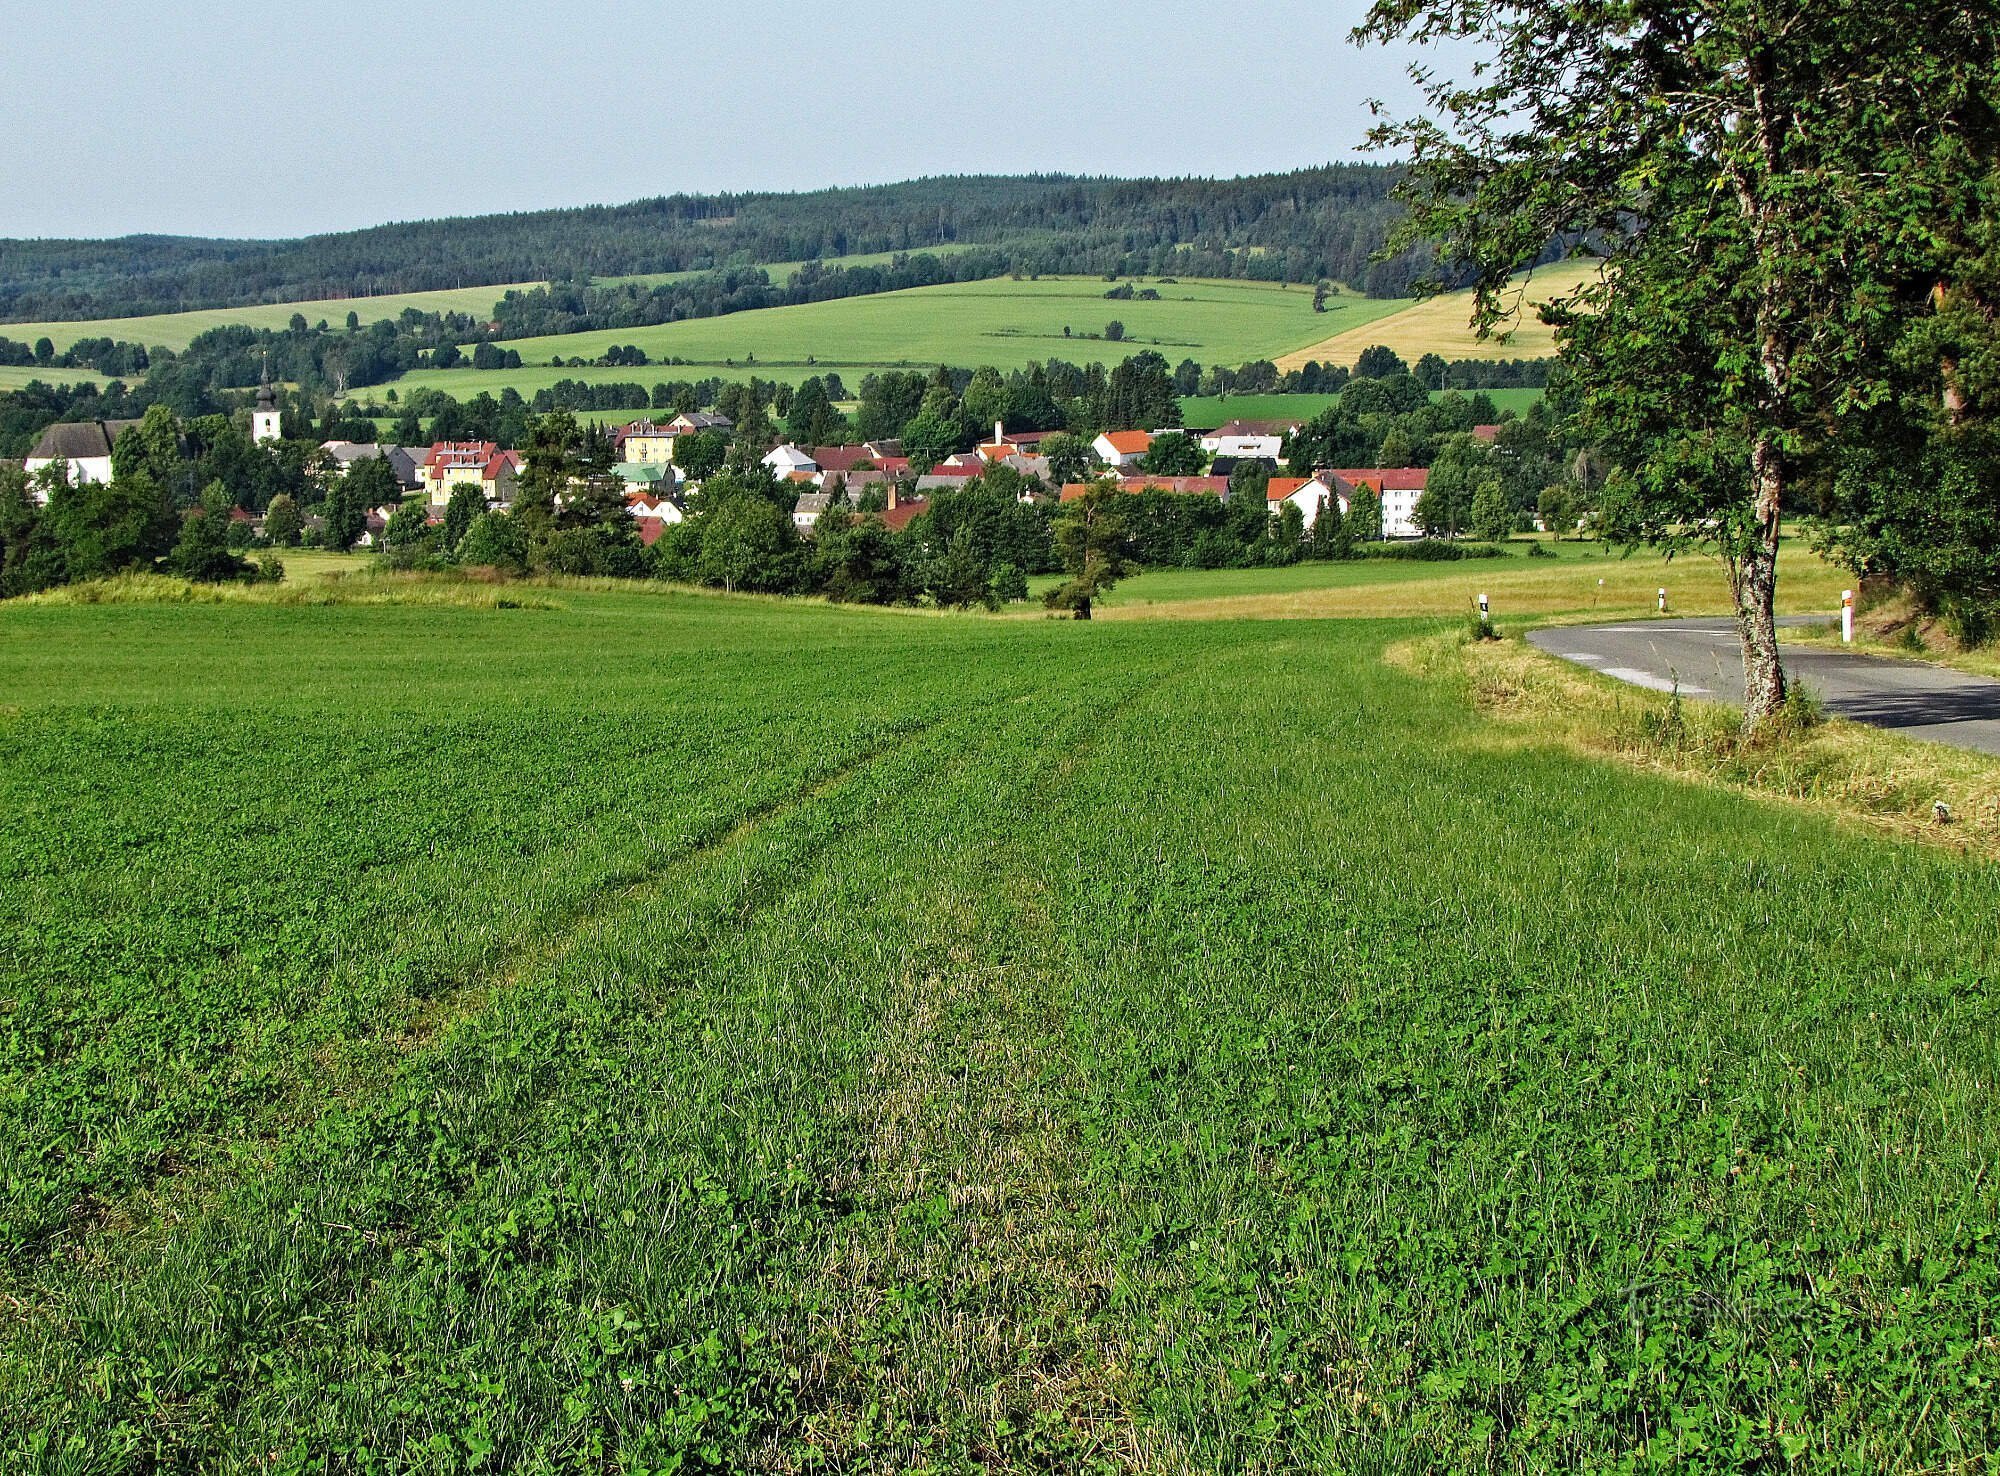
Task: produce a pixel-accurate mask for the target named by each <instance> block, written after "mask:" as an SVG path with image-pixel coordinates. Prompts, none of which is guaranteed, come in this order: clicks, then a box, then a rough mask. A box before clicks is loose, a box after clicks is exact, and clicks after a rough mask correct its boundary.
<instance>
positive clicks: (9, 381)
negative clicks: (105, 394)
mask: <svg viewBox="0 0 2000 1476" xmlns="http://www.w3.org/2000/svg"><path fill="white" fill-rule="evenodd" d="M5 333H6V330H5V329H4V328H0V336H4V335H5ZM31 341H32V340H31ZM38 379H39V380H40V381H41V382H42V383H43V384H108V383H109V382H110V381H109V380H108V379H107V378H106V377H105V376H104V375H102V374H99V373H98V372H97V371H96V370H95V369H49V368H45V367H43V366H42V365H40V364H0V394H5V393H6V392H7V391H9V390H17V389H23V388H25V387H27V386H28V385H30V384H33V383H34V382H35V381H36V380H38Z"/></svg>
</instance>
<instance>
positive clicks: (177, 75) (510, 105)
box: [0, 0, 1414, 237]
mask: <svg viewBox="0 0 2000 1476" xmlns="http://www.w3.org/2000/svg"><path fill="white" fill-rule="evenodd" d="M1366 8H1367V6H1366V0H1322V3H1318V4H1314V3H1308V0H1291V3H1287V0H1233V3H1231V4H1228V5H1223V6H1217V5H1214V4H1212V3H1211V4H1200V5H1196V4H1190V3H1181V0H1155V3H1151V4H1145V5H1139V4H1132V3H1125V4H1116V3H1112V0H1047V3H1043V0H1036V3H1026V4H1002V3H996V4H979V5H968V4H964V3H958V4H954V3H952V0H928V3H925V0H845V3H842V4H826V3H820V4H810V5H808V4H803V3H797V0H789V3H777V0H766V3H743V4H730V3H729V0H722V3H719V4H710V5H706V6H693V5H682V4H671V3H656V4H639V3H632V0H557V3H555V4H531V3H527V0H459V3H454V4H445V3H436V0H402V3H399V4H398V3H384V0H342V3H339V4H336V5H312V6H301V5H297V4H296V3H288V0H252V3H250V4H241V3H230V4H214V3H204V0H95V3H93V4H91V5H90V6H88V7H87V11H86V13H87V15H88V20H89V23H88V24H87V25H83V24H79V23H78V21H79V17H78V14H77V12H76V8H75V7H72V6H69V5H60V4H50V3H47V0H0V36H3V37H4V38H5V50H6V52H7V54H8V55H10V56H11V57H13V58H15V65H13V66H10V67H9V69H8V70H9V74H10V75H9V78H8V97H7V101H6V107H5V113H6V117H7V123H6V127H5V128H4V129H0V236H13V237H21V236H40V237H50V236H85V237H99V236H117V235H125V234H131V233H138V232H161V233H168V234H177V235H199V236H295V235H302V234H308V233H311V232H315V231H328V230H344V229H351V228H354V227H359V226H366V225H374V224H378V223H380V222H383V221H387V220H408V219H418V218H429V217H436V216H449V215H472V214H485V213H488V212H493V211H507V210H530V209H540V208H544V207H548V206H560V205H590V204H616V203H620V202H623V201H627V200H634V199H642V198H645V197H649V196H653V195H662V194H674V193H677V192H683V191H685V192H690V193H708V192H714V191H720V190H795V189H815V188H821V187H825V186H830V185H848V184H876V183H886V182H890V181H894V180H901V179H910V178H914V177H917V176H919V175H925V174H969V173H1021V172H1028V171H1059V172H1064V173H1076V174H1117V175H1152V174H1202V175H1222V176H1228V175H1236V174H1255V173H1264V172H1268V171H1275V170H1284V169H1292V168H1297V167H1301V166H1305V165H1311V164H1320V163H1325V162H1327V161H1328V160H1333V159H1347V158H1354V157H1357V156H1358V152H1359V148H1360V145H1361V143H1362V140H1363V137H1364V135H1365V134H1366V132H1367V129H1368V125H1369V121H1370V120H1369V114H1368V109H1367V100H1368V99H1369V98H1370V97H1381V98H1383V99H1384V100H1385V101H1387V102H1389V103H1390V104H1391V105H1392V107H1400V108H1403V109H1405V110H1407V108H1408V106H1409V105H1410V104H1411V103H1412V102H1413V101H1414V92H1413V89H1412V88H1411V86H1410V84H1409V83H1408V82H1407V80H1406V79H1405V78H1404V76H1403V73H1402V63H1403V60H1404V58H1403V57H1402V56H1399V55H1397V54H1394V53H1386V52H1384V51H1383V50H1381V49H1380V48H1370V49H1368V50H1366V51H1361V50H1357V49H1355V48H1354V47H1353V46H1351V45H1350V44H1349V42H1348V40H1347V32H1348V30H1349V29H1350V28H1351V27H1352V26H1353V25H1354V24H1355V22H1356V21H1357V20H1358V19H1359V18H1360V16H1361V14H1362V13H1363V12H1364V11H1365V10H1366ZM24 62H25V63H26V64H23V63H24Z"/></svg>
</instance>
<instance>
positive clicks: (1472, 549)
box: [1360, 538, 1507, 564]
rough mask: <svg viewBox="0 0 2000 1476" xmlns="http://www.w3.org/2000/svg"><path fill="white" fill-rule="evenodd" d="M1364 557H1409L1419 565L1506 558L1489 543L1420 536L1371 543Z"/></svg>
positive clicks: (1363, 552) (1505, 555)
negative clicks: (1409, 540)
mask: <svg viewBox="0 0 2000 1476" xmlns="http://www.w3.org/2000/svg"><path fill="white" fill-rule="evenodd" d="M1360 557H1362V558H1364V559H1408V560H1411V561H1413V562H1415V563H1419V564H1451V563H1456V562H1457V561H1458V560H1460V559H1504V558H1506V557H1507V554H1506V551H1505V550H1504V549H1498V548H1495V547H1493V545H1491V544H1490V543H1448V542H1446V541H1445V540H1444V539H1442V538H1418V539H1414V540H1412V541H1411V542H1408V543H1371V544H1369V545H1368V546H1367V547H1366V548H1364V549H1362V550H1361V552H1360Z"/></svg>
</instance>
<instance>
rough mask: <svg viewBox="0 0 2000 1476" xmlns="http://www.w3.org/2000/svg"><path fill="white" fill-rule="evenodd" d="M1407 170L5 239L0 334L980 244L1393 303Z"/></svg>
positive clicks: (1015, 185)
mask: <svg viewBox="0 0 2000 1476" xmlns="http://www.w3.org/2000/svg"><path fill="white" fill-rule="evenodd" d="M1397 178H1398V170H1397V169H1396V168H1395V167H1393V166H1382V165H1370V164H1338V165H1328V166H1325V167H1322V168H1317V169H1304V170H1298V171H1295V172H1293V173H1289V174H1275V175H1259V176H1255V177H1251V178H1244V179H1231V180H1211V179H1163V180H1120V179H1081V178H1072V177H1068V176H1060V175H1032V176H1019V177H1016V176H958V177H951V178H934V179H921V180H913V181H910V182H908V183H904V184H895V185H879V186H869V187H866V188H860V189H839V190H821V191H816V192H813V193H809V194H744V195H707V196H695V195H674V196H668V197H663V198H659V199H653V200H643V201H639V202H636V203H633V204H629V205H607V206H591V207H587V208H583V209H573V210H544V211H535V212H529V213H521V214H512V215H491V216H480V217H474V218H469V219H462V220H434V221H414V222H406V223H402V224H396V225H384V226H375V227H372V228H369V229H366V230H357V231H346V232H341V233H337V234H331V235H321V236H310V237H306V238H304V239H302V240H296V241H213V240H198V239H191V238H182V237H163V236H139V237H126V238H123V239H120V240H114V241H57V240H47V241H36V240H10V241H0V321H32V320H35V319H44V318H46V319H58V318H60V319H78V318H99V317H120V316H129V315H135V314H141V313H154V312H176V311H181V310H185V309H191V308H215V307H236V306H242V305H245V304H251V303H269V302H296V301H307V300H311V299H315V298H327V297H357V296H373V295H378V294H382V293H391V292H416V291H427V290H432V289H437V288H448V287H467V286H478V285H482V284H489V283H491V284H499V283H505V282H521V281H541V280H549V279H564V278H583V277H605V276H618V275H625V274H632V273H642V272H679V271H702V270H712V269H716V268H719V267H724V266H728V265H731V264H739V265H740V264H752V263H759V262H780V261H808V260H814V259H819V258H825V257H837V256H847V255H855V254H862V253H876V252H914V251H920V250H922V249H923V248H925V247H931V246H945V245H956V244H962V243H977V244H979V245H983V246H987V247H990V248H992V249H993V251H994V252H995V253H997V254H998V256H999V258H1000V260H999V261H998V262H997V263H996V264H997V265H998V266H1000V267H1001V268H1003V269H1005V270H1010V271H1022V272H1044V273H1060V272H1088V273H1100V272H1121V273H1127V274H1136V273H1146V274H1158V273H1162V272H1175V273H1182V274H1186V275H1190V276H1194V275H1199V276H1217V277H1229V276H1235V277H1248V278H1256V279H1263V280H1272V281H1279V280H1282V281H1294V282H1305V281H1312V280H1315V279H1317V278H1320V277H1331V278H1336V279H1338V280H1341V281H1346V282H1352V283H1355V284H1356V285H1358V286H1360V287H1362V288H1363V290H1365V291H1367V292H1369V293H1370V294H1373V295H1377V296H1399V295H1401V294H1402V293H1403V292H1404V291H1405V290H1406V289H1407V288H1408V286H1409V284H1410V283H1411V281H1413V280H1414V279H1415V277H1416V276H1417V275H1418V274H1419V271H1420V264H1419V263H1418V262H1417V261H1415V260H1414V259H1412V258H1409V257H1405V258H1402V259H1399V260H1396V261H1389V262H1375V263H1371V261H1370V257H1371V256H1372V255H1373V254H1374V253H1375V252H1376V251H1377V250H1378V249H1379V248H1380V247H1381V245H1382V243H1383V242H1384V241H1385V240H1386V239H1387V237H1388V234H1389V231H1390V229H1391V227H1392V226H1393V225H1394V223H1395V222H1396V220H1397V219H1398V218H1399V217H1400V214H1401V207H1400V206H1398V205H1397V204H1396V203H1395V202H1394V201H1392V200H1391V199H1390V197H1389V192H1390V189H1391V187H1392V186H1393V185H1394V184H1395V182H1396V180H1397Z"/></svg>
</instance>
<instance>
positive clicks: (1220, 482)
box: [1062, 477, 1229, 502]
mask: <svg viewBox="0 0 2000 1476" xmlns="http://www.w3.org/2000/svg"><path fill="white" fill-rule="evenodd" d="M1096 485H1097V484H1096V483H1095V482H1069V483H1066V484H1065V485H1064V487H1063V489H1062V501H1064V502H1074V501H1076V500H1077V498H1079V497H1081V496H1083V494H1084V493H1085V492H1087V491H1089V490H1090V489H1091V488H1092V487H1094V486H1096ZM1117 485H1118V490H1119V491H1120V492H1132V493H1138V492H1148V491H1151V492H1177V493H1181V494H1183V495H1186V496H1190V497H1221V496H1224V495H1225V494H1227V492H1228V491H1229V478H1227V477H1120V478H1119V479H1118V484H1117Z"/></svg>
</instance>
